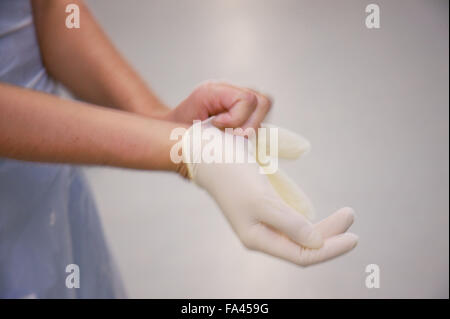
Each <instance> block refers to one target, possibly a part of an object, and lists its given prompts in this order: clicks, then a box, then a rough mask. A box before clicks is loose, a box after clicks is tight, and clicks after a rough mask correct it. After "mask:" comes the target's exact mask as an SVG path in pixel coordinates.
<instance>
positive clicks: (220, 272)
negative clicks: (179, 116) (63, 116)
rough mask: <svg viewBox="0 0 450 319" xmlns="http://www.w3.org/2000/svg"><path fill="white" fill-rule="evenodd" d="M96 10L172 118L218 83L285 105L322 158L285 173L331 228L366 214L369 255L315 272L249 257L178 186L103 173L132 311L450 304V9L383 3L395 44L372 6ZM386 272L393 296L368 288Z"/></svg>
mask: <svg viewBox="0 0 450 319" xmlns="http://www.w3.org/2000/svg"><path fill="white" fill-rule="evenodd" d="M87 2H88V4H89V5H90V7H91V9H92V11H93V12H94V14H95V15H96V16H97V18H98V19H99V21H100V23H101V24H102V25H103V27H104V28H105V30H106V32H107V33H108V34H109V36H110V37H111V38H112V40H113V42H114V43H115V44H116V45H117V47H118V48H119V49H120V50H121V51H122V52H123V54H124V55H125V56H126V57H127V58H128V59H129V61H130V62H131V63H132V64H133V65H134V66H135V67H136V69H138V70H139V72H140V73H141V74H142V76H143V77H144V78H145V79H146V80H147V81H148V83H149V84H150V85H151V86H152V87H153V88H154V90H155V91H156V92H158V94H159V95H160V96H161V97H162V98H163V99H164V100H165V101H166V102H167V103H168V104H170V105H172V106H175V105H176V104H177V103H178V102H179V101H181V99H182V98H184V97H185V96H187V95H188V94H189V92H190V91H191V90H192V89H193V88H194V87H195V86H196V85H197V84H198V83H199V82H201V81H203V80H206V79H211V78H214V79H215V78H221V79H227V80H229V81H232V82H234V83H236V84H240V85H246V86H251V87H254V88H257V89H262V90H265V91H267V92H269V93H270V94H271V95H272V96H273V97H274V99H275V105H274V108H273V110H272V113H271V115H270V117H269V119H268V121H270V122H272V123H276V124H278V125H281V126H284V127H287V128H291V129H293V130H295V131H297V132H299V133H302V134H303V135H304V136H306V137H308V138H309V139H310V141H311V143H312V145H313V150H312V152H311V153H310V154H309V155H308V156H307V157H306V158H304V159H303V160H302V161H301V162H298V163H283V164H282V165H283V167H284V168H285V169H286V170H287V171H288V172H289V174H290V175H291V176H292V177H293V178H294V179H295V180H296V181H298V183H299V184H300V185H301V186H302V187H303V188H304V190H305V191H306V192H307V194H309V196H310V197H311V199H312V200H313V201H314V203H315V206H316V208H317V211H318V218H323V217H325V216H327V215H328V214H330V213H331V212H333V211H334V210H336V209H337V208H339V207H342V206H346V205H350V206H353V207H354V208H355V209H356V211H357V220H356V222H355V224H354V226H353V231H354V232H356V233H357V234H359V235H360V243H359V245H358V247H357V248H356V249H355V250H354V251H353V252H351V253H350V254H348V255H347V256H345V257H342V258H339V259H337V260H334V261H332V262H329V263H326V264H323V265H319V266H315V267H311V268H307V269H302V268H299V267H296V266H294V265H291V264H288V263H285V262H282V261H279V260H276V259H273V258H270V257H266V256H264V255H261V254H258V253H251V252H248V251H246V250H244V249H243V248H242V246H241V245H240V243H239V241H238V239H237V237H236V236H235V235H234V234H233V233H232V231H231V229H230V227H229V226H228V225H227V223H226V221H225V219H224V218H223V216H222V215H221V212H220V211H219V209H218V208H217V207H216V206H215V204H214V202H213V201H212V200H211V199H210V198H209V197H208V196H207V195H206V194H205V193H204V192H203V191H201V190H199V189H198V188H196V187H194V186H193V185H190V184H188V183H187V182H184V181H182V180H181V179H180V178H178V177H177V176H174V175H171V174H168V173H158V172H157V173H155V172H137V171H130V170H119V169H103V168H102V169H100V168H90V169H88V176H89V179H90V180H91V182H92V185H93V189H94V192H95V195H96V198H97V200H98V205H99V207H100V210H101V214H102V218H103V221H104V227H105V229H106V233H107V235H108V239H109V242H110V244H111V249H112V250H113V252H114V253H115V256H116V258H117V260H118V263H119V266H120V268H121V270H122V274H123V278H124V281H125V283H126V285H127V288H128V292H129V295H130V297H153V298H155V297H191V298H194V297H213V298H216V297H233V298H234V297H244V298H245V297H255V298H259V297H274V298H308V297H315V298H325V297H341V298H355V297H362V298H380V297H385V298H390V297H395V298H400V297H445V298H448V296H449V295H448V291H449V290H448V289H449V275H448V274H449V273H448V266H449V262H448V261H449V255H448V251H449V239H448V236H449V228H448V225H449V219H448V209H449V205H448V191H449V189H448V188H449V187H448V185H449V183H448V174H449V171H448V161H449V152H448V143H449V139H448V129H449V123H448V115H449V109H448V105H449V100H448V85H449V81H448V76H449V74H448V68H449V64H448V54H449V49H448V48H449V47H448V2H447V1H424V0H423V1H380V0H378V1H376V3H377V4H379V5H380V7H381V29H379V30H368V29H366V27H365V24H364V19H365V15H366V14H365V12H364V9H365V6H366V5H367V4H368V3H370V2H369V1H357V0H355V1H348V0H346V1H332V0H329V1H316V0H314V1H313V0H310V1H297V0H292V1H287V0H281V1H275V0H271V1H257V0H251V1H249V0H244V1H238V0H227V1H217V0H215V1H211V0H158V1H157V0H154V1H144V0H127V1H120V0H95V1H94V0H89V1H87ZM112 72H113V70H112ZM155 134H157V132H155ZM370 263H376V264H378V265H379V266H380V267H381V288H380V289H373V290H369V289H367V288H366V287H365V285H364V278H365V275H366V274H365V272H364V268H365V266H366V265H367V264H370Z"/></svg>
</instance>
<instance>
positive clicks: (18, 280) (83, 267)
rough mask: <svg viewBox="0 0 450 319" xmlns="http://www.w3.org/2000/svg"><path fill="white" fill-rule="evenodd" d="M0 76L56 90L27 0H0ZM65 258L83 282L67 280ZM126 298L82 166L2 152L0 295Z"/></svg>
mask: <svg viewBox="0 0 450 319" xmlns="http://www.w3.org/2000/svg"><path fill="white" fill-rule="evenodd" d="M0 82H7V83H10V84H14V85H18V86H22V87H28V88H32V89H35V90H40V91H45V92H48V93H55V92H56V84H55V82H54V81H53V80H52V79H51V78H50V77H49V76H48V74H47V72H46V70H45V67H44V66H43V64H42V60H41V56H40V51H39V45H38V43H37V39H36V35H35V28H34V24H33V19H32V11H31V5H30V2H29V0H0ZM69 264H76V265H78V266H79V270H80V273H79V274H80V277H79V278H80V288H68V287H67V286H66V278H67V276H69V275H73V274H74V273H73V272H70V273H67V272H66V267H67V265H69ZM71 279H72V280H69V282H71V283H74V282H75V281H74V280H73V278H72V277H71ZM124 296H125V295H124V290H123V287H122V283H121V280H120V277H119V276H118V272H117V270H116V267H115V264H114V261H113V259H112V257H111V255H110V253H109V250H108V247H107V245H106V242H105V239H104V235H103V231H102V228H101V224H100V219H99V217H98V213H97V208H96V206H95V202H94V200H93V197H92V195H91V191H90V189H89V186H88V184H87V182H86V179H85V177H84V175H83V173H82V170H81V169H80V168H78V167H74V166H70V165H59V164H45V163H31V162H23V161H16V160H10V159H5V158H0V298H121V297H124Z"/></svg>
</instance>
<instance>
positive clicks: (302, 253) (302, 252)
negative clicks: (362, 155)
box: [182, 119, 358, 266]
mask: <svg viewBox="0 0 450 319" xmlns="http://www.w3.org/2000/svg"><path fill="white" fill-rule="evenodd" d="M210 120H211V119H208V120H206V121H204V122H202V123H201V128H202V133H204V132H206V131H207V132H209V138H211V136H212V135H214V136H216V137H219V138H220V137H221V138H222V141H223V140H225V135H227V138H232V139H233V141H234V144H233V145H234V146H236V144H238V145H240V146H241V147H235V149H234V150H236V149H238V152H236V153H235V155H234V158H236V157H237V156H244V157H245V158H247V147H250V149H253V151H251V152H250V157H253V160H255V157H256V154H258V153H257V151H256V147H255V145H254V143H252V141H250V139H248V140H247V139H245V137H243V136H236V135H231V134H229V133H225V132H223V131H221V130H219V129H217V128H215V127H214V126H213V125H212V124H211V123H210V122H211V121H210ZM197 125H198V124H197ZM263 126H266V127H273V126H269V125H263ZM193 131H194V130H193V126H192V127H191V128H190V129H189V130H188V131H187V132H186V133H185V134H184V136H183V140H182V153H183V161H184V162H185V163H186V166H187V168H188V171H189V176H190V178H191V179H192V180H193V181H194V182H195V183H196V184H197V185H199V186H200V187H202V188H204V189H205V190H206V191H207V192H208V193H209V194H210V195H211V196H212V197H213V198H214V199H215V201H216V202H217V204H218V205H219V207H220V208H221V210H222V212H223V213H224V215H225V217H226V218H227V219H228V221H229V223H230V224H231V227H232V228H233V230H234V231H235V232H236V234H237V235H238V237H239V239H240V240H241V242H242V243H243V244H244V246H245V247H247V248H248V249H251V250H256V251H261V252H264V253H267V254H269V255H272V256H275V257H279V258H282V259H285V260H287V261H290V262H293V263H295V264H297V265H301V266H307V265H311V264H315V263H319V262H323V261H325V260H329V259H331V258H333V257H336V256H339V255H342V254H344V253H346V252H348V251H349V250H351V249H352V248H354V247H355V246H356V244H357V240H358V237H357V236H356V235H354V234H351V233H345V231H346V230H347V229H348V228H349V227H350V225H351V224H352V223H353V218H354V213H353V210H352V209H351V208H342V209H340V210H338V211H337V212H336V213H334V214H333V215H331V216H329V217H328V218H326V219H324V220H322V221H321V222H319V223H318V224H315V225H313V224H312V223H311V222H310V221H309V220H308V218H311V217H312V216H313V208H312V205H311V203H310V201H309V199H308V198H307V197H306V196H305V195H304V193H303V192H302V191H301V190H300V188H299V187H298V186H297V185H296V184H295V183H294V182H293V181H291V180H290V179H289V178H288V177H287V175H286V174H284V173H282V172H281V171H280V170H279V169H278V171H277V172H276V173H274V174H270V175H266V174H261V172H260V165H259V164H258V162H255V161H254V162H253V163H251V162H249V161H246V162H245V163H223V162H222V163H214V162H213V163H205V162H204V161H202V162H200V163H199V162H195V161H196V160H197V161H198V159H199V158H200V157H201V152H202V151H203V152H205V148H208V152H210V151H211V144H212V146H217V145H214V143H215V141H218V140H216V139H212V142H208V140H206V141H205V140H202V142H201V145H198V144H199V143H196V142H194V138H193ZM203 138H204V139H206V137H205V134H203ZM267 140H268V141H269V139H267ZM206 144H207V145H206ZM220 147H222V150H223V154H222V155H221V156H222V159H223V158H225V156H226V155H225V154H227V153H228V154H230V153H229V152H232V151H233V150H231V149H227V147H226V145H225V143H220V146H219V148H220ZM308 149H309V143H308V142H307V141H306V140H305V139H304V138H302V137H300V136H298V135H297V134H295V133H292V132H290V131H287V130H285V129H279V130H278V153H279V156H280V157H286V158H296V157H298V156H299V155H301V154H303V153H305V152H306V151H307V150H308ZM242 153H245V154H242ZM193 161H194V163H193Z"/></svg>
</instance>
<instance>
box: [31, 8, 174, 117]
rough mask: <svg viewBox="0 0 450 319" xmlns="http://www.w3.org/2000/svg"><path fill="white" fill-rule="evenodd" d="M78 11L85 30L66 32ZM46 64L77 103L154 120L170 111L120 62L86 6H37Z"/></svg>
mask: <svg viewBox="0 0 450 319" xmlns="http://www.w3.org/2000/svg"><path fill="white" fill-rule="evenodd" d="M69 3H75V4H77V5H78V6H79V7H80V21H81V24H80V25H81V27H80V28H79V29H68V28H66V27H65V19H66V16H67V13H66V12H65V8H66V5H67V4H69ZM32 5H33V13H34V22H35V26H36V30H37V35H38V40H39V45H40V49H41V54H42V59H43V61H44V64H45V66H46V68H47V70H48V72H49V74H51V75H52V76H53V77H54V78H55V79H57V80H58V81H60V82H61V83H63V84H64V85H65V86H66V87H67V88H69V89H70V90H71V91H72V92H73V93H74V94H75V95H77V96H78V97H79V98H81V99H83V100H85V101H87V102H90V103H93V104H98V105H104V106H110V107H115V108H118V109H122V110H126V111H130V112H134V113H137V114H141V115H146V116H151V117H161V116H162V115H163V114H165V113H166V112H167V111H168V108H167V107H166V106H164V105H163V103H162V102H161V101H159V99H158V98H157V97H156V95H154V94H153V93H152V92H151V90H150V89H149V88H148V86H147V85H146V83H145V82H144V81H143V80H142V79H141V78H140V77H139V76H138V74H137V73H136V72H135V71H134V70H133V69H132V68H131V67H130V65H129V64H127V62H125V60H124V59H123V58H122V57H121V56H120V54H119V53H118V52H117V50H116V49H115V48H114V46H113V45H112V44H111V42H110V41H109V39H108V38H107V37H106V35H105V34H104V32H103V31H102V30H101V28H100V27H99V25H98V24H97V22H96V21H95V19H94V18H93V17H92V15H91V13H90V12H89V10H88V9H87V7H86V6H85V5H84V3H83V1H82V0H70V1H68V0H33V1H32Z"/></svg>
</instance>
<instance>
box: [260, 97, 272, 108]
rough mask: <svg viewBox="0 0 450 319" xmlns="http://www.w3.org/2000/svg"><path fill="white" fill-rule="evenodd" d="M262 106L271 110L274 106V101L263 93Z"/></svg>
mask: <svg viewBox="0 0 450 319" xmlns="http://www.w3.org/2000/svg"><path fill="white" fill-rule="evenodd" d="M260 105H261V108H262V109H264V110H265V111H269V110H270V109H271V108H272V101H271V100H270V99H269V98H268V97H267V96H265V95H261V103H260Z"/></svg>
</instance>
